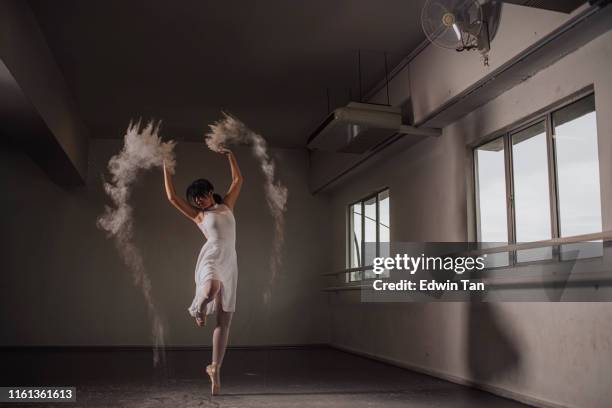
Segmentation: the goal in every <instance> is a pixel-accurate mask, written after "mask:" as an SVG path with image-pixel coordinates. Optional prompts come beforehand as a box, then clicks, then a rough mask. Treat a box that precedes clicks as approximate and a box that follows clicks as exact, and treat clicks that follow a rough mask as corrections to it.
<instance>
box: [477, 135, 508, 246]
mask: <svg viewBox="0 0 612 408" xmlns="http://www.w3.org/2000/svg"><path fill="white" fill-rule="evenodd" d="M474 159H475V160H476V185H477V198H478V240H479V241H481V242H500V243H506V242H508V220H507V215H506V171H505V166H504V139H503V137H500V138H497V139H495V140H493V141H491V142H489V143H487V144H485V145H483V146H480V147H478V148H477V149H476V150H475V158H474Z"/></svg>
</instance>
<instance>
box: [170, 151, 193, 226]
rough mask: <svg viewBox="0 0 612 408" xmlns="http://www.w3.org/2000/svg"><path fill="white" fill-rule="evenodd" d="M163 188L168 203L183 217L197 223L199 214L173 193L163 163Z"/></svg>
mask: <svg viewBox="0 0 612 408" xmlns="http://www.w3.org/2000/svg"><path fill="white" fill-rule="evenodd" d="M164 186H165V187H166V195H167V196H168V201H170V203H171V204H172V205H173V206H174V207H176V209H177V210H179V211H180V212H181V213H182V214H183V215H185V216H186V217H187V218H189V219H190V220H192V221H193V222H196V223H197V222H198V220H199V214H200V213H199V212H198V211H197V210H195V209H194V208H193V207H192V206H190V205H189V204H188V203H187V202H186V201H185V200H183V199H182V198H181V197H179V196H178V195H176V192H175V191H174V184H172V176H171V175H170V172H169V171H168V168H167V167H166V162H165V161H164Z"/></svg>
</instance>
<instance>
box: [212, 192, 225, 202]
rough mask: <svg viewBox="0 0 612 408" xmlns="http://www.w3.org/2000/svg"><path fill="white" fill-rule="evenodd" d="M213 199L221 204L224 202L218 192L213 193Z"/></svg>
mask: <svg viewBox="0 0 612 408" xmlns="http://www.w3.org/2000/svg"><path fill="white" fill-rule="evenodd" d="M213 199H214V200H215V203H217V204H221V203H222V202H223V198H221V196H220V195H219V194H217V193H214V194H213Z"/></svg>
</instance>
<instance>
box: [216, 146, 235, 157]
mask: <svg viewBox="0 0 612 408" xmlns="http://www.w3.org/2000/svg"><path fill="white" fill-rule="evenodd" d="M219 153H221V154H222V155H224V156H229V155H230V154H232V151H231V150H230V149H228V148H227V147H224V146H222V147H220V148H219Z"/></svg>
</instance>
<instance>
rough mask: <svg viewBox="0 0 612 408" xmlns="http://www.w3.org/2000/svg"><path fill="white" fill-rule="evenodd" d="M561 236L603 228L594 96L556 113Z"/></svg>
mask: <svg viewBox="0 0 612 408" xmlns="http://www.w3.org/2000/svg"><path fill="white" fill-rule="evenodd" d="M553 124H554V127H555V137H554V140H555V155H556V162H557V190H558V196H559V227H560V233H561V236H572V235H580V234H588V233H591V232H600V231H601V230H602V225H601V201H600V195H599V193H600V190H599V160H598V152H597V126H596V117H595V98H594V96H593V95H591V96H589V97H587V98H584V99H581V100H579V101H578V102H576V103H573V104H571V105H569V106H567V107H565V108H563V109H561V110H558V111H557V112H555V113H553Z"/></svg>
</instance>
